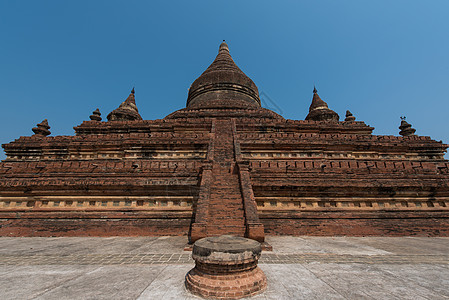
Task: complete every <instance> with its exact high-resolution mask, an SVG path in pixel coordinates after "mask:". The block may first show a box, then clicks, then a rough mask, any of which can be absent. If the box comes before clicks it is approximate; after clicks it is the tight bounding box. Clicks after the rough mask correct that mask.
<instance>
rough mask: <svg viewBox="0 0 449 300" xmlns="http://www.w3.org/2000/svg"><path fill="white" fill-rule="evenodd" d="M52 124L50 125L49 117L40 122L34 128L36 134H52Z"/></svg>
mask: <svg viewBox="0 0 449 300" xmlns="http://www.w3.org/2000/svg"><path fill="white" fill-rule="evenodd" d="M49 129H50V126H48V121H47V119H45V120H43V121H42V122H40V123H38V124H37V126H36V127H34V128H32V129H31V130H33V132H34V135H41V136H47V135H50V134H51V132H50V130H49Z"/></svg>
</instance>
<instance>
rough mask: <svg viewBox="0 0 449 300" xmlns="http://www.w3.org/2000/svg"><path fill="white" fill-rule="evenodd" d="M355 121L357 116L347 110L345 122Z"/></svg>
mask: <svg viewBox="0 0 449 300" xmlns="http://www.w3.org/2000/svg"><path fill="white" fill-rule="evenodd" d="M354 121H355V117H354V116H353V115H352V113H351V112H350V111H349V110H347V111H346V118H345V122H354Z"/></svg>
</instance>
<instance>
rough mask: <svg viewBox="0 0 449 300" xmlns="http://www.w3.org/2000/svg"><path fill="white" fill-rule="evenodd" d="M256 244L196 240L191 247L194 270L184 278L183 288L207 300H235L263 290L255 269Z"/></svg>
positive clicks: (241, 240)
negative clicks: (208, 299)
mask: <svg viewBox="0 0 449 300" xmlns="http://www.w3.org/2000/svg"><path fill="white" fill-rule="evenodd" d="M261 251H262V250H261V245H260V243H258V242H257V241H254V240H250V239H246V238H242V237H235V236H230V235H222V236H219V237H208V238H204V239H200V240H198V241H197V242H195V244H194V245H193V252H192V258H193V259H194V260H195V268H193V269H192V270H190V271H189V273H187V275H186V280H185V285H186V288H187V289H188V290H189V291H191V292H192V293H193V294H196V295H198V296H202V297H206V298H210V299H239V298H242V297H249V296H252V295H255V294H258V293H260V292H262V291H263V290H265V288H266V286H267V279H266V277H265V274H264V273H263V271H262V270H261V269H260V268H259V267H258V266H257V261H258V259H259V257H260V253H261Z"/></svg>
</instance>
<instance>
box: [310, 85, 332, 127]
mask: <svg viewBox="0 0 449 300" xmlns="http://www.w3.org/2000/svg"><path fill="white" fill-rule="evenodd" d="M339 118H340V117H339V116H338V114H337V113H336V112H335V111H333V110H331V109H329V107H328V106H327V103H326V102H324V101H323V100H322V99H321V98H320V96H319V95H318V91H317V89H316V87H315V86H314V87H313V98H312V104H310V107H309V114H308V115H307V117H306V120H311V121H338V120H339Z"/></svg>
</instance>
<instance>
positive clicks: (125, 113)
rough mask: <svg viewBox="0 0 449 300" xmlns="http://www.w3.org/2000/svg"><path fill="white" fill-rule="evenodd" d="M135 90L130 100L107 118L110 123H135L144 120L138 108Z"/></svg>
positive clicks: (124, 102)
mask: <svg viewBox="0 0 449 300" xmlns="http://www.w3.org/2000/svg"><path fill="white" fill-rule="evenodd" d="M134 93H135V91H134V88H133V89H132V90H131V94H129V96H128V98H126V100H125V101H123V102H122V104H120V106H119V107H118V108H117V109H114V110H113V111H112V112H110V113H109V115H108V116H107V118H108V121H135V120H142V117H141V116H140V114H139V110H138V109H137V106H136V99H135V97H134Z"/></svg>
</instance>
